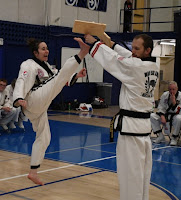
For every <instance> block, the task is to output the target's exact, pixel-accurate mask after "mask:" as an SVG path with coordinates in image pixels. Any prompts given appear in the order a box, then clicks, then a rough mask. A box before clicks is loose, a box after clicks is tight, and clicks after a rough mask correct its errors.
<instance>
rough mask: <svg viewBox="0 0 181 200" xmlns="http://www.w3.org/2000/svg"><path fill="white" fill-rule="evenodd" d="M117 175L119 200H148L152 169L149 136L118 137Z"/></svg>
mask: <svg viewBox="0 0 181 200" xmlns="http://www.w3.org/2000/svg"><path fill="white" fill-rule="evenodd" d="M116 156H117V173H118V180H119V187H120V200H148V199H149V185H150V177H151V169H152V146H151V140H150V137H149V136H139V137H138V136H125V135H120V134H119V136H118V141H117V148H116Z"/></svg>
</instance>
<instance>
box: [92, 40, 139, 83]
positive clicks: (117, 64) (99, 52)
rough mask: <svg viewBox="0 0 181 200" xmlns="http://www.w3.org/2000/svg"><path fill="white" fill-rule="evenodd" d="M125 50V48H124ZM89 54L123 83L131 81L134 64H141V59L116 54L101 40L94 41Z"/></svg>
mask: <svg viewBox="0 0 181 200" xmlns="http://www.w3.org/2000/svg"><path fill="white" fill-rule="evenodd" d="M126 52H127V50H126ZM90 55H91V56H92V57H93V58H94V59H95V60H96V61H97V62H98V63H99V64H100V65H101V66H102V67H103V68H104V69H105V70H106V71H107V72H109V73H110V74H111V75H113V76H114V77H115V78H117V79H118V80H120V81H121V82H123V83H130V82H132V81H133V77H134V76H133V75H134V71H135V70H136V68H135V67H136V66H139V67H140V66H141V65H142V63H141V62H142V61H141V60H140V59H138V58H133V57H129V58H127V57H124V56H125V54H124V53H123V54H122V55H121V54H118V53H117V52H116V51H114V50H112V49H111V48H109V47H107V46H106V45H104V44H103V43H101V42H96V43H95V44H94V46H93V47H92V48H91V49H90Z"/></svg>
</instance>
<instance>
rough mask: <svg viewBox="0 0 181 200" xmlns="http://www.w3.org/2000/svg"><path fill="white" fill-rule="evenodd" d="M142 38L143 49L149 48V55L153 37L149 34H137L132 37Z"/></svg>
mask: <svg viewBox="0 0 181 200" xmlns="http://www.w3.org/2000/svg"><path fill="white" fill-rule="evenodd" d="M139 38H141V39H143V41H144V42H143V46H144V48H145V49H147V48H151V51H150V55H151V52H152V51H153V39H152V37H151V36H149V35H147V34H139V35H136V36H135V37H134V39H139Z"/></svg>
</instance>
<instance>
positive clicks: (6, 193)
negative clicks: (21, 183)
mask: <svg viewBox="0 0 181 200" xmlns="http://www.w3.org/2000/svg"><path fill="white" fill-rule="evenodd" d="M103 171H107V170H99V171H96V172H91V173H87V174H82V175H79V176H73V177H71V178H65V179H61V180H58V181H52V182H49V183H45V184H44V185H43V186H45V185H50V184H54V183H59V182H62V181H67V180H72V179H75V178H80V177H84V176H89V175H92V174H97V173H100V172H103ZM37 187H42V185H35V186H31V187H27V188H22V189H19V190H14V191H10V192H5V193H2V194H0V196H4V195H8V194H12V193H16V192H21V191H24V190H30V189H34V188H37Z"/></svg>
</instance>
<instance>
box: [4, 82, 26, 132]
mask: <svg viewBox="0 0 181 200" xmlns="http://www.w3.org/2000/svg"><path fill="white" fill-rule="evenodd" d="M5 90H6V91H7V92H8V95H9V100H10V104H11V107H13V90H14V89H13V87H12V85H7V86H6V89H5ZM14 109H15V110H16V114H15V117H14V118H13V121H14V122H18V124H21V123H22V122H23V121H28V118H27V117H26V116H25V115H24V113H23V112H22V110H21V107H18V108H14ZM20 128H21V127H20Z"/></svg>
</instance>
